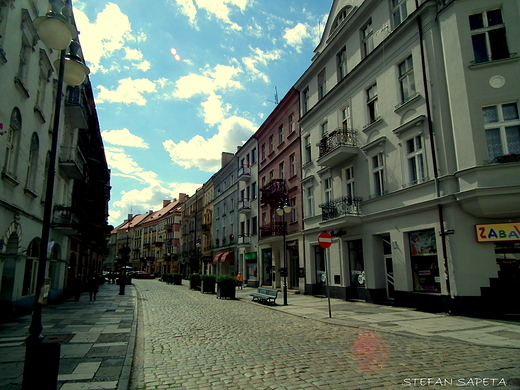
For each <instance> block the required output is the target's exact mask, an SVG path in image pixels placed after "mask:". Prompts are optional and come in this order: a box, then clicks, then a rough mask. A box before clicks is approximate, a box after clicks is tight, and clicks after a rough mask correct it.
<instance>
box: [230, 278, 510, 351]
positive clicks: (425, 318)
mask: <svg viewBox="0 0 520 390" xmlns="http://www.w3.org/2000/svg"><path fill="white" fill-rule="evenodd" d="M256 290H257V289H256V288H248V287H244V288H243V289H242V290H241V289H237V293H236V297H237V299H240V300H243V301H247V302H250V303H252V304H255V305H262V304H261V303H258V302H256V301H255V302H252V300H251V298H252V297H251V296H250V295H249V294H251V293H252V292H256ZM330 302H331V305H330V306H331V310H330V312H331V317H332V318H330V317H329V305H328V299H327V298H318V297H314V296H310V295H301V294H288V296H287V306H284V305H283V294H282V292H279V293H278V297H277V298H276V305H273V306H269V307H271V308H272V309H273V310H279V311H283V312H286V313H290V314H293V315H297V316H300V317H306V318H312V319H317V320H320V321H325V322H329V323H333V324H337V325H344V326H354V327H370V328H372V329H378V330H381V331H387V332H398V333H403V334H415V335H419V336H428V337H436V338H439V337H444V338H452V339H457V340H459V341H465V342H468V343H473V344H478V345H486V346H493V347H506V348H515V349H520V323H519V322H514V321H501V320H486V319H480V318H472V317H462V316H450V315H447V314H436V313H426V312H421V311H417V310H415V309H410V308H403V307H394V306H384V305H375V304H372V303H365V302H352V301H344V300H341V299H331V300H330Z"/></svg>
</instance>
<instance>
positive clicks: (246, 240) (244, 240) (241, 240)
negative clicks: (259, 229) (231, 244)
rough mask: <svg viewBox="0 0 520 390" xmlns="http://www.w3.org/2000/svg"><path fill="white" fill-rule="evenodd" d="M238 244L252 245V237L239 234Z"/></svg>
mask: <svg viewBox="0 0 520 390" xmlns="http://www.w3.org/2000/svg"><path fill="white" fill-rule="evenodd" d="M237 244H238V245H251V237H250V236H249V234H247V233H244V234H239V235H238V241H237Z"/></svg>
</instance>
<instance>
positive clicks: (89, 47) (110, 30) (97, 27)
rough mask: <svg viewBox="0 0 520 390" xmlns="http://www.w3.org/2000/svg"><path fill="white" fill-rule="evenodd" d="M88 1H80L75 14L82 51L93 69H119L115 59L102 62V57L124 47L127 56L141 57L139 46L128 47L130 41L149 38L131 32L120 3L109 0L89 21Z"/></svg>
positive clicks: (138, 58) (110, 55) (136, 41)
mask: <svg viewBox="0 0 520 390" xmlns="http://www.w3.org/2000/svg"><path fill="white" fill-rule="evenodd" d="M85 8H86V7H85V4H84V3H79V7H78V6H76V8H75V10H74V18H75V20H76V24H77V26H78V29H79V30H80V32H81V34H80V38H79V39H80V41H81V47H82V51H83V54H84V57H85V60H86V61H87V64H88V66H89V67H90V70H91V72H92V73H96V72H97V71H101V72H104V73H106V72H109V71H113V70H118V69H119V67H118V66H117V65H116V62H115V61H112V62H110V64H109V65H106V64H105V65H103V64H102V61H103V59H105V60H106V59H110V58H111V57H113V56H114V53H115V52H117V51H119V50H124V51H125V53H126V54H125V57H124V59H126V60H133V61H135V60H140V59H142V53H141V52H140V51H139V50H137V49H132V48H129V47H128V46H127V45H128V44H129V43H139V42H143V41H144V40H146V34H144V33H143V32H139V33H137V34H133V33H132V27H131V24H130V21H129V19H128V16H126V15H125V14H124V13H122V12H121V9H120V8H119V6H118V5H117V4H113V3H109V4H107V5H106V7H105V8H104V9H103V11H101V12H100V13H98V14H97V17H96V20H95V21H94V22H92V23H91V22H90V20H89V19H88V17H87V15H86V14H85V13H84V12H83V10H85Z"/></svg>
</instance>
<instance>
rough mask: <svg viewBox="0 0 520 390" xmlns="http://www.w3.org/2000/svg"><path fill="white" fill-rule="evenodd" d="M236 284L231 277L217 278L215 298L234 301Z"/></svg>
mask: <svg viewBox="0 0 520 390" xmlns="http://www.w3.org/2000/svg"><path fill="white" fill-rule="evenodd" d="M236 284H237V282H236V280H235V278H234V277H233V276H219V277H218V278H217V298H220V299H222V298H226V299H227V298H229V299H235V292H236V291H235V286H236Z"/></svg>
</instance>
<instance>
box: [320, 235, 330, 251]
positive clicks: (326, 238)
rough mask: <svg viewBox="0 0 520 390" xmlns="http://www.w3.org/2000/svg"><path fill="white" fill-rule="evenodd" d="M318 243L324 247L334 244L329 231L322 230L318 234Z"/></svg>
mask: <svg viewBox="0 0 520 390" xmlns="http://www.w3.org/2000/svg"><path fill="white" fill-rule="evenodd" d="M318 244H320V246H321V247H322V248H325V249H327V248H329V247H330V246H331V245H332V236H331V235H330V234H329V233H327V232H321V233H320V235H319V236H318Z"/></svg>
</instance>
